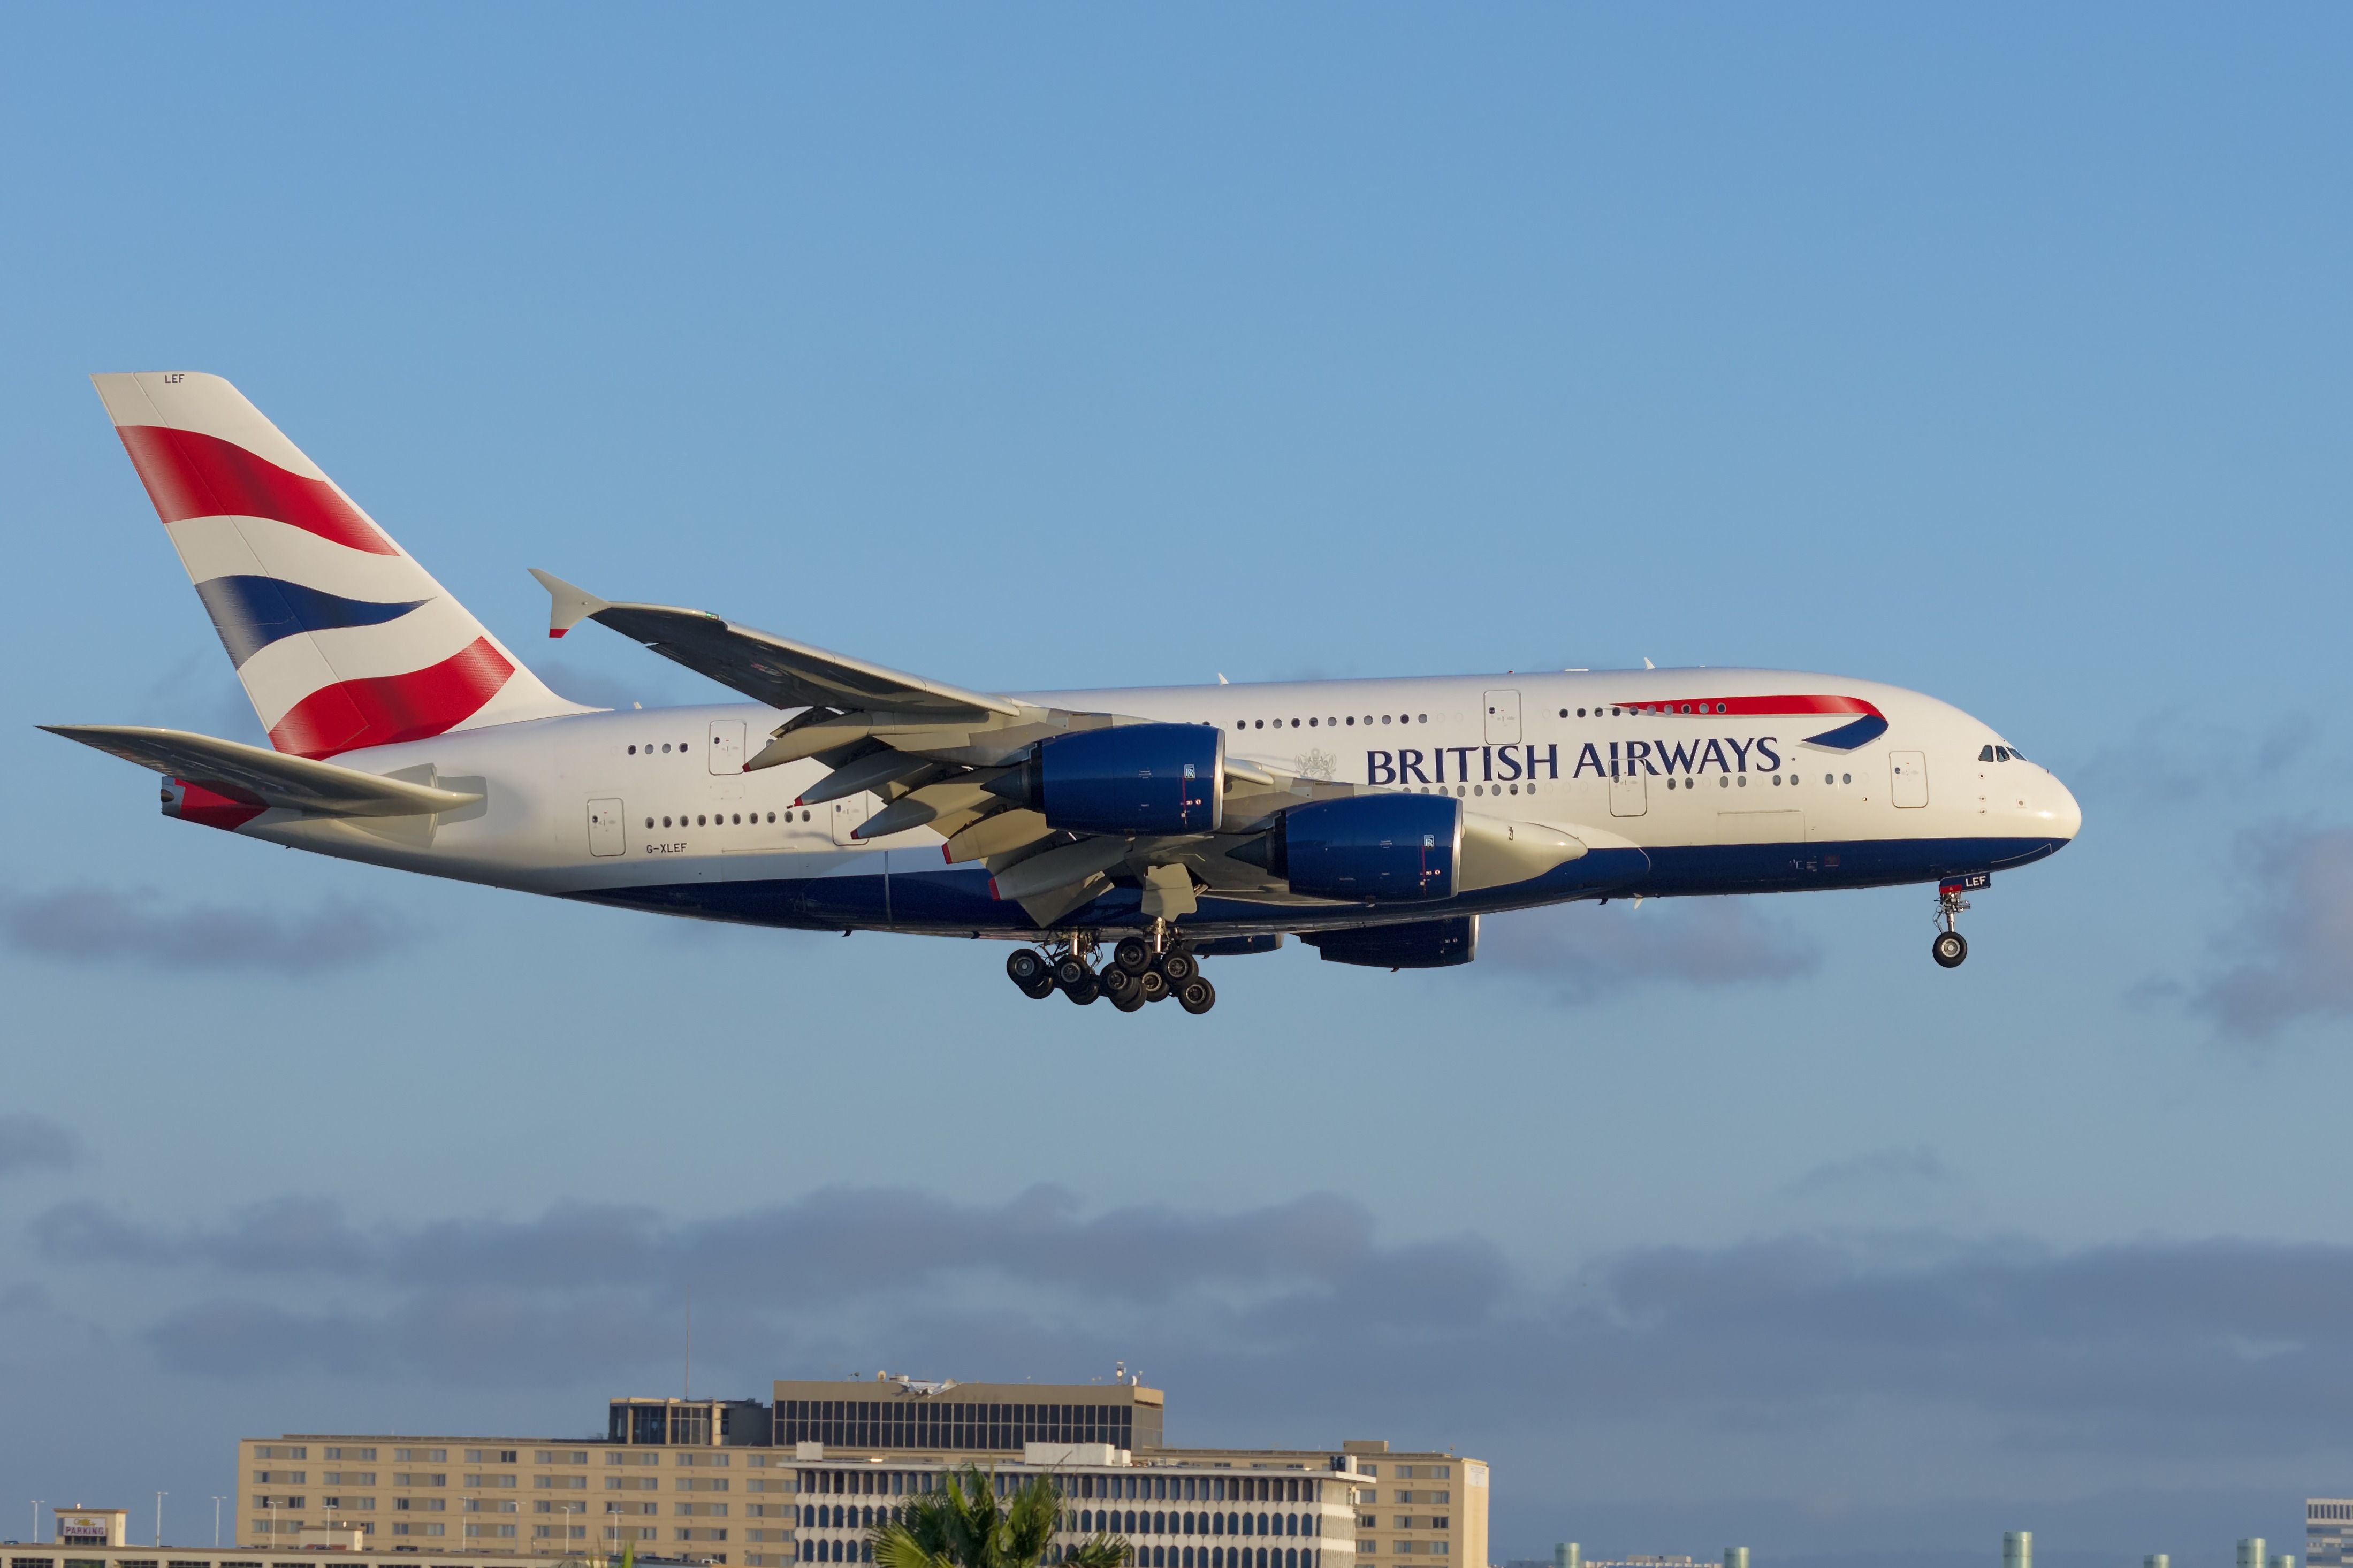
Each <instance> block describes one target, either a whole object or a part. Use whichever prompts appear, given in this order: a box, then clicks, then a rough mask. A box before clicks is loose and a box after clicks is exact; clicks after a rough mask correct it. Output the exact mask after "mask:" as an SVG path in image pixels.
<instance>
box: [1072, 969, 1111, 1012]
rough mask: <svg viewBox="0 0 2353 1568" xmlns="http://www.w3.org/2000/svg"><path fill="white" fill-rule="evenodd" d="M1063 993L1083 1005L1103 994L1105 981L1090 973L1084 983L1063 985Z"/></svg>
mask: <svg viewBox="0 0 2353 1568" xmlns="http://www.w3.org/2000/svg"><path fill="white" fill-rule="evenodd" d="M1062 994H1063V995H1065V996H1068V997H1069V998H1070V999H1071V1001H1073V1002H1075V1003H1077V1004H1078V1005H1080V1006H1082V1007H1083V1006H1085V1005H1087V1004H1088V1003H1090V1002H1092V1001H1093V1000H1094V999H1095V998H1096V997H1098V996H1101V995H1102V994H1103V982H1102V981H1100V980H1097V979H1096V978H1095V977H1094V976H1093V975H1092V974H1089V975H1088V976H1087V978H1086V981H1085V983H1084V984H1079V985H1065V986H1063V987H1062Z"/></svg>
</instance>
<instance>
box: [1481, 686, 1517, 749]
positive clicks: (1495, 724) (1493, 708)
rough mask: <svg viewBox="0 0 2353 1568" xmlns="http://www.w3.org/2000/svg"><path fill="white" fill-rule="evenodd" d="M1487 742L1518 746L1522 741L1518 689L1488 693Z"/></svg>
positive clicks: (1493, 744)
mask: <svg viewBox="0 0 2353 1568" xmlns="http://www.w3.org/2000/svg"><path fill="white" fill-rule="evenodd" d="M1486 704H1487V744H1489V745H1491V746H1516V745H1518V744H1519V743H1520V694H1519V693H1518V692H1516V691H1490V692H1488V693H1486Z"/></svg>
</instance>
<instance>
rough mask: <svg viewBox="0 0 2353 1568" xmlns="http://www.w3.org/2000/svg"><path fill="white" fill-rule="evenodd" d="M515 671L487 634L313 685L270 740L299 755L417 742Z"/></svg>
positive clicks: (462, 714) (467, 714)
mask: <svg viewBox="0 0 2353 1568" xmlns="http://www.w3.org/2000/svg"><path fill="white" fill-rule="evenodd" d="M514 670H515V667H514V666H513V665H512V664H510V663H509V662H507V660H506V659H505V658H503V657H502V656H501V654H500V653H499V650H498V649H497V648H495V647H491V641H490V639H489V638H488V637H476V638H475V639H474V640H473V641H472V642H471V643H470V644H468V645H467V646H466V647H463V648H460V649H459V651H458V652H456V653H454V654H452V655H451V656H450V657H448V658H445V659H443V660H442V661H441V662H440V663H439V664H436V665H431V666H428V667H427V668H424V669H413V670H410V671H409V672H408V673H407V674H406V675H384V676H378V677H376V678H375V679H370V680H341V681H337V682H336V683H335V684H334V685H332V686H326V687H322V688H320V689H318V690H316V691H313V692H312V693H311V695H310V696H308V697H305V698H304V699H302V700H301V701H300V702H297V703H296V704H294V706H293V707H292V708H290V709H289V710H287V713H286V716H285V717H284V718H282V719H280V720H279V721H278V722H277V723H275V724H273V725H271V726H270V730H269V743H270V744H271V745H273V746H275V747H277V748H278V749H279V750H280V751H281V752H290V753H292V754H293V755H295V756H298V757H332V756H333V755H334V754H335V753H336V752H353V751H357V750H359V749H360V748H361V747H363V746H389V745H392V744H394V743H396V742H401V741H421V740H424V739H426V738H427V736H431V735H438V734H440V733H441V732H442V731H445V730H448V729H450V728H452V727H454V726H456V725H459V724H462V723H464V722H465V721H467V720H468V719H470V718H472V717H473V716H474V715H475V714H476V713H478V712H480V710H481V707H482V704H483V703H485V702H488V701H489V700H491V698H493V697H495V696H497V695H498V693H499V688H501V687H502V686H504V685H505V684H506V683H507V678H508V677H509V676H511V675H512V674H513V673H514Z"/></svg>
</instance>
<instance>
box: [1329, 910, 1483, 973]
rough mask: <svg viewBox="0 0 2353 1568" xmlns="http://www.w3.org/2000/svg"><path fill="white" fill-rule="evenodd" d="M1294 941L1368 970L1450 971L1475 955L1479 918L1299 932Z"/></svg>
mask: <svg viewBox="0 0 2353 1568" xmlns="http://www.w3.org/2000/svg"><path fill="white" fill-rule="evenodd" d="M1299 940H1300V941H1302V942H1306V943H1307V944H1308V945H1310V946H1311V947H1314V949H1315V950H1316V951H1317V952H1320V953H1322V954H1323V956H1324V960H1325V961H1326V962H1327V963H1361V964H1363V965H1365V966H1366V968H1368V969H1449V968H1451V967H1452V966H1454V965H1455V964H1458V963H1470V962H1471V961H1472V959H1474V958H1476V957H1478V956H1479V917H1478V916H1477V915H1456V916H1453V917H1452V918H1451V919H1448V920H1442V921H1409V922H1408V923H1407V924H1405V925H1394V926H1358V927H1356V929H1355V930H1353V931H1303V932H1301V933H1300V938H1299Z"/></svg>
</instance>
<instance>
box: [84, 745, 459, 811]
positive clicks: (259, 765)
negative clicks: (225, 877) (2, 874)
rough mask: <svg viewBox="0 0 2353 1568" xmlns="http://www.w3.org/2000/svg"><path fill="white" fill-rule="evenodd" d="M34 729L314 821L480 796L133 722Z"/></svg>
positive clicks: (445, 806) (452, 805) (440, 807)
mask: <svg viewBox="0 0 2353 1568" xmlns="http://www.w3.org/2000/svg"><path fill="white" fill-rule="evenodd" d="M41 728H42V729H44V730H47V731H48V732H49V733H50V734H52V735H63V736H64V737H65V738H66V739H67V740H69V741H79V742H81V743H82V744H83V745H85V746H94V747H96V748H97V749H98V750H100V751H101V752H105V753H107V755H109V756H112V757H121V759H122V760H123V761H124V762H126V763H138V764H139V765H140V766H141V767H143V768H152V769H153V770H154V771H155V772H157V773H164V774H167V775H169V776H170V777H172V778H174V779H177V780H179V781H180V782H181V783H182V784H200V785H202V786H204V787H205V788H206V789H209V790H211V791H212V792H213V793H214V794H216V795H223V796H226V797H227V798H228V799H230V800H237V801H243V802H245V803H246V804H247V805H277V806H287V807H290V808H292V809H293V810H296V811H303V812H308V813H310V814H311V815H312V816H423V815H425V814H427V813H428V812H438V811H455V810H457V809H458V808H459V806H464V805H472V804H474V802H476V801H478V800H480V799H481V798H482V797H481V796H480V795H466V794H461V793H459V792H458V791H456V790H447V789H435V788H433V787H432V786H430V785H428V784H411V783H409V782H408V781H406V780H405V779H393V778H385V777H383V776H381V775H379V774H376V773H362V772H361V771H360V770H359V769H357V768H346V767H340V766H338V765H336V764H335V763H320V762H313V761H311V759H310V758H308V757H296V756H290V755H288V754H287V753H285V752H272V751H268V750H265V749H264V748H262V747H260V746H248V745H246V744H244V743H243V742H237V741H223V740H219V739H216V737H214V736H211V735H197V734H192V733H191V732H189V731H185V730H153V729H149V728H147V727H146V726H144V725H139V724H44V725H42V726H41Z"/></svg>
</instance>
